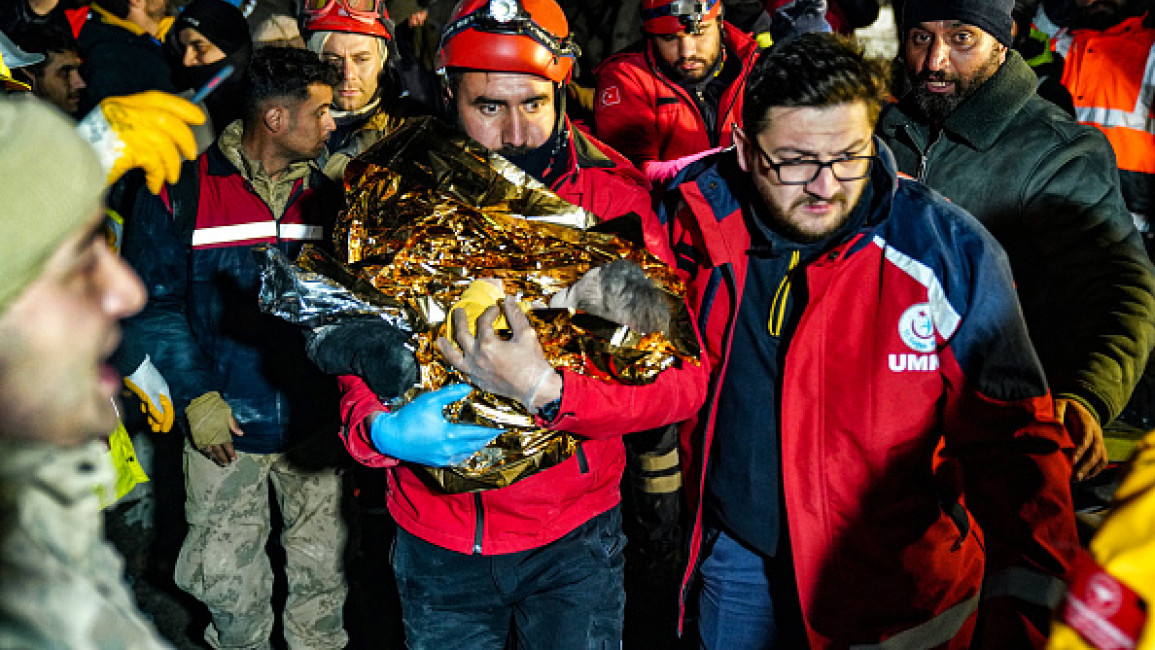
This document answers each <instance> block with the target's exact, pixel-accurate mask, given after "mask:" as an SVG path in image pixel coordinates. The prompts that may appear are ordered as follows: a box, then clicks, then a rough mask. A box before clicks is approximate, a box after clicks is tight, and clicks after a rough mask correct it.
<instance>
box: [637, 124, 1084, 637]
mask: <svg viewBox="0 0 1155 650" xmlns="http://www.w3.org/2000/svg"><path fill="white" fill-rule="evenodd" d="M876 142H877V141H876ZM877 144H878V147H879V148H880V157H881V158H882V159H883V161H882V164H876V165H875V170H874V171H873V172H872V181H871V182H872V183H873V186H874V197H875V199H874V201H873V204H872V206H871V212H870V214H868V215H867V217H866V220H865V222H864V224H863V226H862V227H861V228H859V230H858V231H857V232H855V233H853V234H852V235H851V236H850V238H849V240H848V241H846V242H844V243H842V244H841V245H838V246H835V247H834V248H833V249H832V250H830V251H828V252H827V253H825V254H823V255H822V256H820V257H819V258H818V259H816V260H815V261H813V262H811V263H810V264H809V265H808V266H807V267H806V268H805V270H804V277H800V278H797V279H795V280H794V282H795V283H805V287H806V291H807V295H808V299H807V304H806V306H805V308H804V310H803V313H802V316H801V320H800V322H799V324H798V326H797V328H796V330H795V334H794V336H793V338H792V339H791V340H790V342H789V348H788V350H787V352H786V356H785V360H784V362H783V367H782V382H783V388H782V398H781V400H782V405H781V411H780V421H779V423H778V424H779V440H780V441H781V465H782V468H781V471H782V484H783V493H784V496H785V505H786V508H785V515H786V521H787V529H788V532H789V542H790V548H791V553H792V557H793V562H794V571H795V573H796V577H797V585H798V590H799V593H798V595H799V600H800V602H801V605H802V612H803V617H804V622H805V626H806V631H807V634H808V636H809V641H810V645H811V646H812V647H816V648H845V647H848V646H856V645H858V644H863V646H862V647H897V648H908V647H909V648H932V647H940V646H949V647H958V648H963V647H968V646H969V645H970V644H971V643H972V642H973V645H974V647H981V648H988V647H1014V648H1021V647H1030V646H1032V645H1039V644H1041V643H1042V642H1043V641H1045V638H1046V636H1045V635H1046V628H1047V624H1048V621H1049V618H1050V606H1051V605H1053V600H1052V598H1054V597H1055V596H1057V594H1058V593H1060V590H1061V586H1062V583H1061V579H1062V578H1063V576H1064V575H1065V573H1066V570H1067V566H1068V563H1069V561H1070V558H1071V556H1072V554H1073V553H1074V552H1075V551H1076V550H1077V549H1078V540H1077V539H1076V535H1075V522H1074V515H1073V510H1072V505H1071V496H1070V490H1069V488H1068V481H1069V480H1070V475H1071V464H1070V461H1069V460H1068V458H1067V456H1066V454H1065V452H1067V451H1069V450H1070V448H1071V443H1070V440H1069V439H1068V437H1067V434H1066V433H1065V431H1064V430H1063V428H1062V426H1061V425H1060V424H1059V422H1058V421H1056V420H1055V419H1054V416H1053V404H1052V401H1051V396H1050V393H1049V392H1048V390H1047V387H1046V380H1045V379H1044V376H1043V371H1042V367H1041V366H1040V364H1039V362H1038V359H1037V357H1036V356H1035V354H1034V351H1033V349H1032V348H1031V346H1030V341H1029V338H1028V336H1027V331H1026V325H1025V323H1024V322H1023V318H1022V314H1021V311H1020V310H1019V307H1018V302H1017V299H1016V297H1015V291H1014V287H1013V284H1012V280H1011V274H1010V269H1009V266H1008V264H1007V260H1006V256H1005V254H1004V253H1003V252H1002V249H1001V248H1000V247H999V246H998V244H996V243H995V242H994V240H993V239H992V238H991V237H990V235H989V234H988V233H987V232H986V231H985V230H984V229H983V228H982V227H981V226H980V225H979V224H978V222H977V221H975V220H974V219H973V217H971V216H970V215H968V214H966V213H964V212H963V211H962V210H961V209H959V208H957V207H956V206H953V205H951V204H949V203H947V202H946V201H944V200H942V198H941V197H939V196H938V195H935V194H933V193H932V192H931V191H930V190H928V189H927V188H925V187H924V186H922V185H920V184H918V183H915V182H913V181H909V180H897V179H896V177H895V172H894V170H893V164H894V163H893V158H892V157H891V156H890V153H889V151H887V150H886V147H885V146H884V145H882V144H881V143H880V142H879V143H877ZM727 157H730V158H729V159H727ZM732 157H733V153H731V152H722V153H720V154H717V155H714V156H710V157H707V158H704V159H703V160H701V161H699V162H697V163H695V164H693V165H691V166H690V167H688V168H687V169H686V170H684V171H683V173H682V175H681V176H680V177H679V178H678V179H675V185H674V190H673V191H671V192H670V193H669V194H667V195H666V196H665V197H664V198H663V199H662V201H661V203H660V204H659V207H658V217H659V220H661V221H663V222H667V223H670V226H671V229H672V230H671V232H672V235H673V239H672V241H673V246H674V250H675V251H676V252H677V256H678V269H679V270H680V271H682V272H683V273H684V274H685V278H686V281H687V283H688V289H687V300H688V301H689V303H690V308H691V312H692V313H695V314H696V315H697V318H698V326H699V328H700V330H701V332H702V339H703V341H704V343H705V346H706V349H707V351H708V355H707V356H708V359H709V362H710V365H711V367H712V368H713V369H714V370H715V371H716V372H713V374H712V378H711V382H710V386H711V389H710V393H709V396H708V397H707V400H706V406H705V408H703V410H702V411H701V412H700V413H699V414H698V415H697V416H696V417H695V418H692V419H691V420H689V421H688V422H687V423H686V424H685V425H683V428H682V435H683V439H682V460H683V466H684V471H685V474H686V477H687V479H686V489H687V494H688V496H689V497H690V498H691V500H692V501H693V503H694V504H695V505H696V508H695V509H693V510H692V512H693V513H695V514H694V519H693V524H694V526H693V529H692V536H691V549H690V555H689V567H688V568H687V572H686V576H685V582H684V584H683V594H682V595H683V599H684V598H685V597H686V595H687V593H688V587H689V583H690V581H691V579H692V578H693V577H694V575H695V573H696V570H697V566H698V564H699V562H700V561H701V557H700V551H701V548H700V546H701V542H702V506H701V499H700V495H701V494H702V493H703V492H704V490H705V477H706V475H707V472H706V467H707V464H708V462H709V450H710V447H711V443H712V441H713V436H714V426H715V424H714V423H715V417H716V409H717V404H718V390H719V388H720V387H721V385H722V378H723V377H724V375H725V373H726V367H727V360H728V359H729V357H730V355H731V350H730V343H731V332H732V325H733V323H734V320H735V318H736V316H737V310H738V306H739V305H740V304H741V302H742V288H743V287H744V284H745V282H746V260H747V254H746V252H747V250H748V249H749V247H750V235H749V232H748V230H747V226H746V223H745V221H744V217H743V214H742V206H741V204H740V202H739V200H738V199H737V198H736V197H737V196H745V195H748V194H749V193H750V192H752V190H748V189H745V188H737V189H736V188H735V187H734V185H733V183H735V182H738V183H741V182H742V181H741V180H737V179H744V178H745V176H744V174H743V173H742V172H740V171H739V170H738V168H737V164H736V161H734V160H733V159H732ZM720 170H725V171H720ZM735 352H737V353H739V354H740V353H741V351H740V350H739V351H735ZM1012 599H1013V600H1012ZM976 612H977V623H976ZM976 625H977V631H976ZM980 640H981V641H983V642H980ZM984 642H985V643H984ZM879 643H885V645H882V646H878V645H873V644H879Z"/></svg>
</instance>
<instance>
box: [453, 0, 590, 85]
mask: <svg viewBox="0 0 1155 650" xmlns="http://www.w3.org/2000/svg"><path fill="white" fill-rule="evenodd" d="M439 50H440V52H439V56H440V67H441V68H465V69H468V70H489V71H492V72H520V73H525V74H535V75H538V76H540V77H545V78H546V79H549V80H550V81H553V82H554V83H565V82H567V81H569V79H570V76H571V75H572V74H573V66H574V61H575V60H576V59H577V57H578V55H579V54H580V53H581V50H580V49H579V48H578V46H577V44H576V43H574V42H573V38H572V37H571V36H570V32H569V23H568V22H567V21H566V19H565V13H563V12H562V10H561V7H559V6H558V4H557V3H556V2H555V1H554V0H461V2H459V3H458V4H457V7H456V8H455V9H454V10H453V16H452V18H450V20H449V24H448V25H446V27H445V31H444V32H442V34H441V47H440V48H439Z"/></svg>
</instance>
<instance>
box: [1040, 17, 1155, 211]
mask: <svg viewBox="0 0 1155 650" xmlns="http://www.w3.org/2000/svg"><path fill="white" fill-rule="evenodd" d="M1145 17H1146V16H1133V17H1131V18H1127V19H1125V20H1124V21H1122V22H1121V23H1119V24H1118V25H1115V26H1113V27H1110V28H1108V29H1106V30H1103V31H1099V30H1093V29H1077V30H1073V31H1070V32H1061V33H1060V34H1059V35H1058V36H1057V37H1056V41H1055V47H1056V49H1057V50H1058V51H1059V52H1060V53H1061V54H1063V55H1064V56H1065V57H1066V59H1067V60H1066V65H1065V67H1064V69H1063V77H1062V81H1063V85H1064V86H1066V87H1067V90H1069V91H1070V92H1071V97H1072V99H1073V100H1074V102H1075V115H1076V117H1077V118H1078V120H1079V121H1080V122H1082V123H1083V124H1090V125H1092V126H1096V127H1098V128H1099V129H1101V130H1102V131H1103V133H1105V134H1106V135H1107V139H1108V140H1110V141H1111V146H1112V148H1114V150H1115V158H1116V159H1117V160H1116V162H1117V164H1118V166H1119V173H1120V177H1121V180H1122V181H1123V196H1124V198H1126V199H1127V207H1128V208H1129V209H1130V210H1131V211H1132V212H1135V213H1139V214H1149V213H1150V212H1151V211H1152V201H1153V200H1155V122H1153V121H1152V117H1153V114H1152V102H1153V101H1155V98H1153V96H1152V95H1153V91H1155V50H1153V49H1152V48H1153V46H1155V28H1152V27H1147V26H1145V25H1144V24H1143V20H1144V18H1145Z"/></svg>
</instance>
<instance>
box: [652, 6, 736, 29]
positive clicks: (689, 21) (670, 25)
mask: <svg viewBox="0 0 1155 650" xmlns="http://www.w3.org/2000/svg"><path fill="white" fill-rule="evenodd" d="M721 13H722V0H642V28H643V29H644V30H646V33H648V34H677V33H678V32H681V31H687V32H690V33H691V34H696V33H698V31H699V30H700V29H701V24H702V23H703V22H705V21H707V20H713V19H715V18H717V17H718V15H719V14H721Z"/></svg>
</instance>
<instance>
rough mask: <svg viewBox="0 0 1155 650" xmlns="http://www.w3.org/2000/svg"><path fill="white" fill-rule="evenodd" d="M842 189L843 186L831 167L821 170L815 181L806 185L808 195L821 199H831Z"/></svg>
mask: <svg viewBox="0 0 1155 650" xmlns="http://www.w3.org/2000/svg"><path fill="white" fill-rule="evenodd" d="M840 189H841V185H840V184H839V182H838V179H837V178H835V177H834V170H833V169H832V168H831V167H830V166H829V165H827V166H825V167H823V168H822V169H819V170H818V175H817V176H815V177H814V180H812V181H810V182H809V183H807V184H806V193H807V194H810V195H811V196H816V197H818V198H820V199H829V198H830V197H832V196H834V195H835V194H837V193H838V192H839V190H840Z"/></svg>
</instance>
